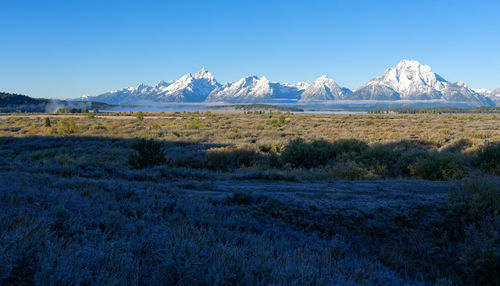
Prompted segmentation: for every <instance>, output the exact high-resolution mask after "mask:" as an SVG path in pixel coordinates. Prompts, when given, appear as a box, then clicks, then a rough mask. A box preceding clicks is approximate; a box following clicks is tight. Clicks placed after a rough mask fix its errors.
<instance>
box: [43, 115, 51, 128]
mask: <svg viewBox="0 0 500 286" xmlns="http://www.w3.org/2000/svg"><path fill="white" fill-rule="evenodd" d="M44 125H45V127H50V126H52V125H51V124H50V118H48V117H45V124H44Z"/></svg>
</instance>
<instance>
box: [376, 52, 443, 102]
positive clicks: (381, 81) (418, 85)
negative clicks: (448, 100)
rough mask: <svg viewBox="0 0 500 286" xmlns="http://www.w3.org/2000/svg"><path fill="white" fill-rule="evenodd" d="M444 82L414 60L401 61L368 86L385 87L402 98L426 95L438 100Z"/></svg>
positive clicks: (426, 66)
mask: <svg viewBox="0 0 500 286" xmlns="http://www.w3.org/2000/svg"><path fill="white" fill-rule="evenodd" d="M445 83H446V80H444V79H443V78H442V77H440V76H439V75H437V74H435V73H434V72H432V70H431V68H430V67H429V66H428V65H422V64H421V63H419V62H418V61H416V60H402V61H400V62H399V63H398V64H397V65H396V67H393V68H390V69H388V70H386V71H385V73H384V74H382V76H380V77H378V78H375V79H372V80H370V81H369V82H368V84H367V85H369V86H373V85H375V86H378V85H381V86H387V87H390V88H392V89H393V90H394V91H396V92H397V93H399V94H400V95H401V97H402V98H412V97H416V96H420V95H422V94H426V96H427V97H429V99H434V98H439V97H440V94H439V91H441V90H443V89H444V88H445V87H446V86H445Z"/></svg>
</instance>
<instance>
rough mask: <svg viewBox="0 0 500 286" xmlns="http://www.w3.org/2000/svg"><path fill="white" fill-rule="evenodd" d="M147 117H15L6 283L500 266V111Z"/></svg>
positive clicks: (1, 248) (448, 279)
mask: <svg viewBox="0 0 500 286" xmlns="http://www.w3.org/2000/svg"><path fill="white" fill-rule="evenodd" d="M145 115H146V116H145V119H144V120H142V121H137V120H136V119H135V116H123V115H122V116H123V117H119V116H116V117H117V118H116V119H112V118H99V116H97V117H96V118H88V117H85V118H78V117H76V118H73V123H71V122H70V121H69V120H70V118H66V117H56V116H54V118H51V126H50V127H45V126H44V119H43V118H30V117H24V118H21V117H19V118H9V119H0V120H1V121H0V134H1V136H2V137H0V261H1V263H0V285H29V284H42V285H45V284H51V285H54V284H55V285H58V284H59V285H67V284H73V285H139V284H141V285H158V284H161V285H235V284H240V285H405V284H407V285H473V284H483V285H497V284H498V283H499V281H500V277H499V276H498V273H500V265H499V261H500V248H499V245H500V236H499V235H498V234H499V233H500V224H499V222H500V209H499V204H498V202H500V181H499V178H498V177H495V174H498V173H497V172H498V162H497V160H495V158H496V156H498V145H497V144H498V143H495V142H498V140H499V129H498V128H499V125H498V120H497V119H496V118H495V117H493V115H478V117H474V118H471V119H469V118H468V117H467V116H469V115H460V114H459V115H455V114H453V115H445V116H441V115H438V117H437V118H435V117H432V116H429V115H405V116H401V115H359V116H358V115H355V116H353V117H350V116H346V115H303V114H300V115H285V117H286V120H285V123H284V125H283V126H272V125H266V124H265V121H266V120H268V119H269V116H271V117H276V118H278V117H277V115H276V114H271V115H269V114H265V115H263V114H238V115H233V114H214V113H203V114H198V115H197V116H198V121H197V122H195V123H196V124H194V123H193V118H194V114H192V113H178V114H174V113H167V114H150V113H146V114H145ZM152 115H154V116H157V118H151V116H152ZM440 116H441V117H440ZM453 116H455V117H456V118H454V117H453ZM474 116H475V115H474ZM65 120H68V121H65ZM341 121H342V122H341ZM61 122H63V123H61ZM64 122H66V123H64ZM367 122H371V123H369V124H368V123H367ZM445 122H447V123H445ZM338 124H341V125H342V126H344V127H345V128H348V129H340V128H339V126H340V125H338ZM440 124H442V126H441V125H440ZM187 125H189V127H188V126H187ZM437 126H441V127H437ZM459 126H465V128H470V129H467V130H465V129H464V130H462V131H460V128H461V127H459ZM389 127H390V128H393V129H391V130H392V131H389V130H388V131H387V133H383V132H382V131H381V130H385V129H387V128H389ZM349 128H350V129H349ZM436 128H437V129H436ZM420 129H421V130H422V131H423V132H422V133H416V131H417V130H420ZM429 129H430V130H431V131H429ZM444 129H447V130H448V131H446V132H445V130H444ZM60 130H62V131H60ZM432 130H434V131H435V133H432V132H434V131H432ZM413 132H415V134H417V135H416V136H417V137H414V136H408V135H409V134H413ZM176 134H177V135H176ZM347 134H350V136H346V135H347ZM363 134H364V135H363ZM384 134H385V135H387V137H384ZM433 134H434V135H433ZM341 135H344V136H341ZM431 135H432V136H435V137H432V138H430V137H429V138H427V139H426V136H431ZM363 136H365V137H363ZM443 136H444V137H443ZM144 137H146V138H154V140H155V142H160V143H161V144H162V145H163V147H164V148H157V149H158V150H160V151H161V152H145V154H147V156H144V157H151V156H153V157H154V156H155V155H154V154H156V153H163V151H165V152H164V156H165V157H166V158H167V159H168V160H158V161H155V162H159V165H156V163H155V164H151V165H148V164H145V165H143V164H139V166H140V168H136V167H137V166H134V165H133V164H132V165H131V164H130V161H129V158H131V155H132V154H134V153H135V152H137V150H141V148H137V147H134V146H136V145H137V142H138V141H137V139H136V138H144ZM297 137H300V138H304V140H303V141H301V140H299V141H297V142H295V141H293V140H294V139H295V138H297ZM321 138H323V139H324V140H318V139H321ZM353 139H355V140H353ZM379 139H380V140H379ZM294 142H295V143H294ZM487 142H489V143H487ZM290 144H292V145H290ZM293 144H294V145H293ZM152 145H155V146H156V144H152ZM146 147H147V146H146ZM134 148H135V149H134ZM287 148H288V151H287ZM152 149H154V148H151V150H152ZM148 150H149V149H148ZM148 150H145V151H148ZM291 150H292V151H293V152H291ZM153 151H154V150H153ZM309 159H311V160H310V161H307V160H309ZM138 160H139V161H140V160H141V159H140V156H139V158H138ZM311 162H312V165H307V164H311ZM152 165H156V166H152ZM143 167H145V168H143ZM141 168H142V169H141ZM462 170H463V172H462ZM436 174H438V175H436ZM454 174H459V176H455V175H454ZM469 176H470V177H471V178H468V177H469ZM339 178H340V179H343V180H339ZM367 178H368V179H370V180H360V179H367ZM409 178H413V179H409ZM422 178H424V179H431V180H433V181H427V180H421V179H422ZM457 178H463V179H460V180H459V181H456V180H455V179H457ZM345 179H356V180H357V181H349V180H345ZM442 179H447V180H448V181H440V180H442Z"/></svg>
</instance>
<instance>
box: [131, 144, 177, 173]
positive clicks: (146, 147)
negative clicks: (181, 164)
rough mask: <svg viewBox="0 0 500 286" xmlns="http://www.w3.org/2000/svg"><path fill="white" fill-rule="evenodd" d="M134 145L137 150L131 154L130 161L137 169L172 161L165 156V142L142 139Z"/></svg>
mask: <svg viewBox="0 0 500 286" xmlns="http://www.w3.org/2000/svg"><path fill="white" fill-rule="evenodd" d="M132 147H133V148H134V150H135V151H136V152H135V153H133V154H132V155H130V157H129V160H128V162H129V164H130V165H131V166H132V167H133V168H135V169H144V168H151V167H153V166H158V165H162V164H167V163H169V162H170V160H167V158H166V157H165V148H164V146H163V142H159V141H154V140H153V139H149V140H147V139H140V140H139V141H137V142H136V143H135V144H134V145H133V146H132Z"/></svg>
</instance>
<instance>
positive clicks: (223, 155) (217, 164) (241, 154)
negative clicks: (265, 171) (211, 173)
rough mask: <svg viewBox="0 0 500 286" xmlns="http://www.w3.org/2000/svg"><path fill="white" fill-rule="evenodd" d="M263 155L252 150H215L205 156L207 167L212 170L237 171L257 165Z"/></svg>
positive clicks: (209, 151)
mask: <svg viewBox="0 0 500 286" xmlns="http://www.w3.org/2000/svg"><path fill="white" fill-rule="evenodd" d="M260 160H261V155H260V154H258V153H257V152H256V151H255V150H250V149H230V148H214V149H211V150H208V152H207V153H206V154H205V166H206V168H208V169H212V170H221V171H227V170H235V169H238V168H241V167H244V166H245V167H249V166H253V165H255V164H257V163H258V162H259V161H260Z"/></svg>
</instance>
